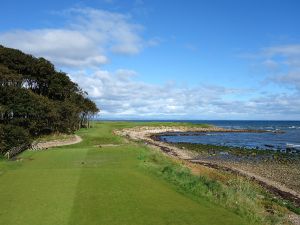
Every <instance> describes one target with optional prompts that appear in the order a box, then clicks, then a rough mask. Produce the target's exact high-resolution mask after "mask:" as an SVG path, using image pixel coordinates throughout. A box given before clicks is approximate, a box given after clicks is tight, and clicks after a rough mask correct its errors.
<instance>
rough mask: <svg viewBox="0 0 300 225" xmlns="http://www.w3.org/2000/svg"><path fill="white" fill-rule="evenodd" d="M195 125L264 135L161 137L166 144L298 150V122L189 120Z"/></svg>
mask: <svg viewBox="0 0 300 225" xmlns="http://www.w3.org/2000/svg"><path fill="white" fill-rule="evenodd" d="M189 122H192V123H195V124H200V123H206V124H212V125H215V126H218V127H223V128H227V129H249V130H264V131H267V132H262V133H253V132H246V133H241V132H236V133H235V132H206V133H200V134H199V133H195V132H186V133H184V135H183V134H182V133H174V134H173V135H171V136H169V135H166V136H161V140H163V141H166V142H173V143H178V142H185V143H199V144H212V145H221V146H231V147H242V148H249V149H268V150H276V151H285V150H286V149H287V147H292V148H295V149H300V121H236V120H234V121H228V120H206V121H204V120H201V121H189Z"/></svg>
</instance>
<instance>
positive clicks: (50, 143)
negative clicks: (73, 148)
mask: <svg viewBox="0 0 300 225" xmlns="http://www.w3.org/2000/svg"><path fill="white" fill-rule="evenodd" d="M81 141H82V139H81V137H80V136H78V135H74V136H72V137H70V138H69V139H65V140H54V141H47V142H40V143H36V144H34V147H33V149H32V150H41V149H47V148H52V147H58V146H64V145H73V144H77V143H79V142H81Z"/></svg>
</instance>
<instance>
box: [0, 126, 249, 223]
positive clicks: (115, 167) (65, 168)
mask: <svg viewBox="0 0 300 225" xmlns="http://www.w3.org/2000/svg"><path fill="white" fill-rule="evenodd" d="M132 125H134V124H133V123H131V124H129V123H125V122H124V123H122V122H115V123H102V124H98V125H97V127H96V128H93V129H89V130H81V131H80V132H78V134H79V135H81V136H82V137H83V140H84V141H83V142H82V143H79V144H77V145H73V146H64V147H60V148H55V149H52V150H48V151H41V152H24V153H23V154H22V155H21V157H22V158H23V160H22V161H11V162H4V161H0V224H5V225H10V224H14V225H19V224H30V225H35V224H36V225H40V224H43V225H47V224H49V225H55V224H59V225H64V224H69V225H75V224H85V225H90V224H91V225H92V224H101V225H105V224H112V225H113V224H121V225H126V224H128V225H134V224H157V225H159V224H172V225H175V224H180V225H182V224H222V225H225V224H232V225H234V224H239V225H241V224H247V222H245V221H242V219H241V218H240V217H238V216H236V215H235V214H233V213H231V212H229V211H227V210H226V209H224V208H222V207H219V206H215V205H213V204H211V203H208V202H207V201H205V200H203V201H200V202H199V201H194V200H192V199H191V198H189V197H187V196H185V195H183V194H180V193H179V192H177V191H176V188H175V187H174V186H172V185H171V184H169V183H167V182H166V181H164V180H162V179H161V178H157V177H155V176H154V175H151V173H148V172H147V171H146V170H145V169H144V167H141V166H140V165H139V164H140V160H138V157H139V156H140V154H143V152H144V151H146V150H145V149H144V148H143V147H141V146H138V145H135V144H124V143H123V141H122V139H121V138H119V137H116V136H113V135H111V129H112V128H121V127H128V126H132ZM147 125H148V124H147ZM153 125H155V124H153ZM156 125H157V124H156ZM112 143H114V144H123V145H121V146H116V147H107V148H105V147H103V148H98V147H95V145H97V144H112Z"/></svg>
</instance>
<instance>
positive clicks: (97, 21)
mask: <svg viewBox="0 0 300 225" xmlns="http://www.w3.org/2000/svg"><path fill="white" fill-rule="evenodd" d="M60 15H61V16H64V17H65V18H66V19H67V20H68V22H67V25H66V27H64V28H57V29H35V30H14V31H8V32H4V33H0V43H1V44H3V45H5V46H8V47H12V48H17V49H20V50H23V51H25V52H26V53H31V54H33V55H35V56H41V57H45V58H47V59H49V60H50V61H52V62H53V63H54V64H55V65H57V66H66V67H72V68H74V67H88V66H91V67H98V66H100V65H102V64H105V63H107V62H108V57H107V55H108V54H109V53H110V52H113V53H117V54H137V53H139V52H140V51H141V50H142V48H143V47H144V45H145V43H144V41H143V39H142V38H141V36H140V33H141V31H142V29H143V28H142V26H140V25H137V24H134V23H133V22H131V19H130V17H129V16H128V15H124V14H120V13H112V12H108V11H104V10H96V9H92V8H73V9H70V10H66V11H64V12H63V13H60Z"/></svg>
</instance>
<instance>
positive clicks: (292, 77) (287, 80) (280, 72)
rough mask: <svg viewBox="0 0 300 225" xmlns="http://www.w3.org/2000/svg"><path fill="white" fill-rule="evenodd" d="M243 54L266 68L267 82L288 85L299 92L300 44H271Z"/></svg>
mask: <svg viewBox="0 0 300 225" xmlns="http://www.w3.org/2000/svg"><path fill="white" fill-rule="evenodd" d="M243 56H244V57H245V56H246V58H248V59H251V60H255V61H256V63H257V64H258V65H262V66H263V67H264V68H265V69H267V74H268V76H267V78H266V80H267V81H268V82H273V83H276V84H278V85H280V86H289V87H290V88H293V89H294V90H296V91H298V92H299V93H300V44H290V45H280V46H272V47H268V48H263V49H261V50H260V51H259V52H258V53H256V54H246V55H243ZM299 98H300V96H299Z"/></svg>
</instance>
